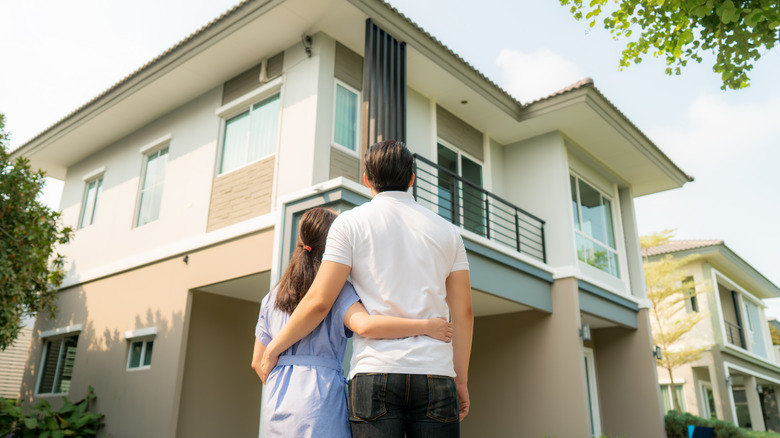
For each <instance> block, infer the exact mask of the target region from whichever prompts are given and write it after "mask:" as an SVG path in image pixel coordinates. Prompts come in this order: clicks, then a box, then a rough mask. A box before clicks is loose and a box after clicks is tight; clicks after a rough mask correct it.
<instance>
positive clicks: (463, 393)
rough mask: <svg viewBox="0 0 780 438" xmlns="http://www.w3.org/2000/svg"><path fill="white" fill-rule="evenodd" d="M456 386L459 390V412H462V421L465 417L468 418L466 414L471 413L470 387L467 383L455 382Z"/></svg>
mask: <svg viewBox="0 0 780 438" xmlns="http://www.w3.org/2000/svg"><path fill="white" fill-rule="evenodd" d="M455 388H456V390H457V392H458V412H459V413H460V421H463V419H464V418H466V415H468V414H469V406H471V402H470V401H469V388H468V386H467V385H466V383H457V382H456V383H455Z"/></svg>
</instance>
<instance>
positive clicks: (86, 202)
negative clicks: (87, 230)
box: [79, 176, 103, 228]
mask: <svg viewBox="0 0 780 438" xmlns="http://www.w3.org/2000/svg"><path fill="white" fill-rule="evenodd" d="M102 191H103V177H102V176H101V177H100V178H96V179H93V180H92V181H88V182H86V186H85V187H84V199H83V201H82V203H81V220H80V221H79V228H84V227H86V226H89V225H92V224H93V223H94V222H95V211H97V204H98V198H99V197H100V193H101V192H102Z"/></svg>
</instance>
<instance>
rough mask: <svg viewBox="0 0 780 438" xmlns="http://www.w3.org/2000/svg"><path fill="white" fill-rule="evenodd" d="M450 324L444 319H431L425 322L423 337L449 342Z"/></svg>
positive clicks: (451, 333)
mask: <svg viewBox="0 0 780 438" xmlns="http://www.w3.org/2000/svg"><path fill="white" fill-rule="evenodd" d="M453 334H454V331H453V330H452V324H450V323H449V322H447V320H446V319H444V318H431V319H426V320H425V335H426V336H430V337H432V338H433V339H438V340H440V341H444V342H451V341H452V335H453Z"/></svg>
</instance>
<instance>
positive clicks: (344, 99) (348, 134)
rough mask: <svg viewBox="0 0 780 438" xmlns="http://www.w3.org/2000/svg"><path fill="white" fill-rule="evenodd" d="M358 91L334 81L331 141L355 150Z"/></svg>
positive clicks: (356, 141) (358, 103)
mask: <svg viewBox="0 0 780 438" xmlns="http://www.w3.org/2000/svg"><path fill="white" fill-rule="evenodd" d="M359 96H360V93H359V92H358V91H356V90H354V89H352V88H350V87H348V86H347V85H345V84H343V83H341V82H340V81H336V98H335V108H334V111H333V112H334V115H333V143H335V144H337V145H339V146H343V147H345V148H347V149H349V150H351V151H357V144H358V121H359V117H358V113H359V111H358V109H359V108H360V102H359V100H360V98H359Z"/></svg>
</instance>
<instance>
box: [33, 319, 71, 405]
mask: <svg viewBox="0 0 780 438" xmlns="http://www.w3.org/2000/svg"><path fill="white" fill-rule="evenodd" d="M78 342H79V335H78V333H76V334H75V335H70V336H62V337H58V338H56V339H50V340H45V344H44V347H43V361H42V363H41V374H40V378H39V380H38V394H65V393H67V392H68V391H69V390H70V382H71V379H72V378H73V366H74V364H75V363H76V347H77V346H78Z"/></svg>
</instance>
